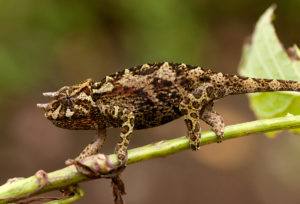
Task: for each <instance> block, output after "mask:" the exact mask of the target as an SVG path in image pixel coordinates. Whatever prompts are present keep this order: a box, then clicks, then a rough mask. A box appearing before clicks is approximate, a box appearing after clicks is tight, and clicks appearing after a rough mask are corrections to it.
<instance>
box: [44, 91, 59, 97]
mask: <svg viewBox="0 0 300 204" xmlns="http://www.w3.org/2000/svg"><path fill="white" fill-rule="evenodd" d="M43 96H46V97H51V98H54V97H55V96H57V94H56V92H45V93H43Z"/></svg>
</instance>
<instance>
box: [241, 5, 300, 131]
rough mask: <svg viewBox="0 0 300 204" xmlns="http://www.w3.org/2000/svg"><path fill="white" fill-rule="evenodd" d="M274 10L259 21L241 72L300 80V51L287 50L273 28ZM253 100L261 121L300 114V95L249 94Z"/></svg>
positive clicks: (244, 57) (272, 77)
mask: <svg viewBox="0 0 300 204" xmlns="http://www.w3.org/2000/svg"><path fill="white" fill-rule="evenodd" d="M274 10H275V6H271V7H270V8H269V9H267V11H266V12H265V13H264V14H263V15H262V16H261V17H260V19H259V20H258V22H257V24H256V26H255V30H254V33H253V35H252V39H251V42H247V43H246V44H245V45H244V49H243V55H242V60H241V63H240V67H239V72H240V74H241V75H244V76H249V77H256V78H267V79H287V80H295V81H300V51H299V48H298V47H297V46H296V45H294V46H293V47H291V48H289V49H288V52H287V51H286V50H285V49H284V47H283V45H282V44H281V42H280V41H279V39H278V37H277V35H276V32H275V29H274V26H273V25H272V20H273V17H274ZM249 99H250V104H251V107H252V109H253V111H254V112H255V114H256V116H257V117H258V118H261V119H265V118H274V117H280V116H285V115H287V114H293V115H299V114H300V106H299V104H300V94H299V93H298V92H275V93H274V92H273V93H255V94H249ZM295 131H296V132H300V129H297V130H295Z"/></svg>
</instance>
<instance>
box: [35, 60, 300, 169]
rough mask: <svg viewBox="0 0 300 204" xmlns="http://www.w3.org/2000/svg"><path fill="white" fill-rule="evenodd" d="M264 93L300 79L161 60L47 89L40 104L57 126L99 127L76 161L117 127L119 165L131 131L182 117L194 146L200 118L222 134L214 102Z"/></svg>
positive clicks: (297, 86)
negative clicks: (242, 73) (44, 101)
mask: <svg viewBox="0 0 300 204" xmlns="http://www.w3.org/2000/svg"><path fill="white" fill-rule="evenodd" d="M269 91H300V83H299V82H295V81H285V80H275V79H274V80H273V79H255V78H248V77H241V76H236V75H227V74H223V73H216V72H213V71H211V70H206V69H202V68H200V67H198V66H190V65H185V64H179V63H167V62H164V63H153V64H144V65H141V66H137V67H133V68H131V69H125V70H123V71H121V72H117V73H115V74H112V75H110V76H107V77H106V78H104V79H102V80H101V81H100V82H93V81H92V80H91V79H88V80H87V81H85V82H83V83H81V84H78V85H75V86H66V87H63V88H61V89H60V90H58V91H57V92H54V93H52V95H51V96H52V97H53V101H52V102H50V103H49V104H42V105H39V107H41V106H42V108H43V109H44V110H45V117H46V118H48V119H49V120H51V121H52V122H53V123H54V124H55V125H56V126H58V127H62V128H67V129H85V130H89V129H96V130H98V137H97V139H96V141H95V142H94V143H91V144H90V145H88V146H87V147H86V148H85V150H84V151H83V153H82V154H81V155H80V156H79V157H77V159H78V160H80V159H82V158H84V157H86V156H89V155H91V154H95V153H96V152H97V151H98V149H99V148H100V147H101V146H102V144H103V143H104V140H105V137H106V131H105V130H106V129H107V128H111V127H113V128H121V134H120V141H119V142H118V144H117V146H116V152H117V154H118V158H119V160H120V162H121V164H125V162H126V159H127V147H128V144H129V141H130V137H131V135H132V131H133V129H145V128H151V127H156V126H159V125H162V124H165V123H167V122H170V121H172V120H175V119H177V118H179V117H181V116H183V117H184V121H185V123H186V126H187V129H188V137H189V138H190V145H191V148H192V150H198V149H199V147H200V140H201V128H200V120H203V121H205V122H206V123H207V124H208V125H210V126H211V127H212V130H213V131H215V133H216V134H217V135H218V136H219V137H220V138H221V137H222V136H223V134H224V121H223V118H222V117H221V116H220V115H219V114H218V113H216V112H215V111H214V110H213V103H214V100H216V99H220V98H223V97H225V96H228V95H235V94H242V93H253V92H269Z"/></svg>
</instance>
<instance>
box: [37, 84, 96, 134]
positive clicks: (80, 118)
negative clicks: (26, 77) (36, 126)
mask: <svg viewBox="0 0 300 204" xmlns="http://www.w3.org/2000/svg"><path fill="white" fill-rule="evenodd" d="M91 85H92V80H91V79H88V80H86V81H85V82H83V83H81V84H78V85H74V86H64V87H62V88H61V89H59V90H58V91H56V92H47V93H43V95H44V96H47V97H50V98H52V101H51V102H50V103H45V104H37V107H38V108H40V109H42V110H44V111H45V117H46V118H47V119H49V120H50V121H52V122H53V124H54V125H56V126H58V127H62V128H67V129H95V128H96V127H95V122H94V121H93V119H92V117H91V109H92V108H93V106H94V105H95V103H94V101H93V99H92V96H91V95H92V90H91Z"/></svg>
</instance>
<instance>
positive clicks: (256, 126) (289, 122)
mask: <svg viewBox="0 0 300 204" xmlns="http://www.w3.org/2000/svg"><path fill="white" fill-rule="evenodd" d="M292 128H300V116H286V117H281V118H274V119H267V120H257V121H253V122H248V123H242V124H237V125H232V126H228V127H226V128H225V135H224V138H222V140H228V139H231V138H238V137H242V136H246V135H249V134H255V133H263V132H271V131H277V130H284V129H292ZM217 141H219V139H218V138H217V136H216V135H215V133H214V132H212V131H207V132H203V133H202V142H201V145H207V144H210V143H215V142H217ZM187 149H189V140H188V138H186V137H185V136H184V137H179V138H176V139H172V140H164V141H161V142H157V143H155V144H149V145H145V146H143V147H139V148H135V149H131V150H129V152H128V162H127V164H128V165H129V164H133V163H136V162H140V161H144V160H149V159H154V158H158V157H165V156H168V155H171V154H174V153H176V152H180V151H183V150H187ZM82 163H83V164H85V165H87V166H89V167H90V168H91V169H94V170H97V171H100V172H101V173H103V174H105V173H108V172H109V171H110V170H111V165H108V164H112V165H117V164H118V161H117V156H116V155H115V154H112V155H109V156H108V157H105V156H104V155H103V154H98V155H95V156H91V157H88V158H86V159H84V160H83V161H82ZM99 168H100V169H99ZM47 177H48V182H47V183H46V184H45V183H44V184H43V185H42V187H41V181H40V179H41V178H40V177H39V176H38V174H36V175H34V176H31V177H29V178H21V179H20V178H19V179H10V180H9V181H8V182H7V183H6V184H4V185H2V186H0V203H8V202H13V201H16V200H20V199H23V197H25V196H26V195H28V194H30V196H33V195H38V194H41V193H43V192H48V191H52V190H58V189H64V188H66V187H68V186H69V185H71V184H77V183H80V182H83V181H87V180H90V178H87V177H86V176H84V175H82V174H80V173H79V172H78V171H77V169H76V168H75V166H74V165H72V166H68V167H65V168H63V169H60V170H57V171H54V172H51V173H48V174H47Z"/></svg>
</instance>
